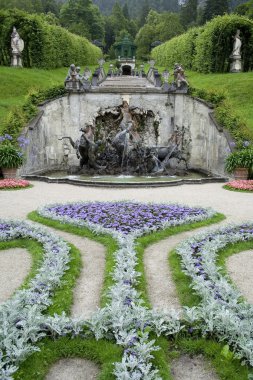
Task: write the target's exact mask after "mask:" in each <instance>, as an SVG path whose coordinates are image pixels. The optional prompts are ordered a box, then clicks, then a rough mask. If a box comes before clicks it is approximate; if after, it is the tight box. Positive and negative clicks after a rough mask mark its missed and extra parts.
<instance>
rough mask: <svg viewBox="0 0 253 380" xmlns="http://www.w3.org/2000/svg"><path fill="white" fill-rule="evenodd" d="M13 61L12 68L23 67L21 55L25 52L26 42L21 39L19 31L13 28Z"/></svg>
mask: <svg viewBox="0 0 253 380" xmlns="http://www.w3.org/2000/svg"><path fill="white" fill-rule="evenodd" d="M11 48H12V59H11V66H14V67H22V59H21V53H22V51H23V50H24V41H23V40H22V38H20V36H19V34H18V32H17V29H16V28H15V26H14V27H13V31H12V33H11Z"/></svg>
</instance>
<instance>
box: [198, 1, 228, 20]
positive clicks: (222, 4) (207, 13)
mask: <svg viewBox="0 0 253 380" xmlns="http://www.w3.org/2000/svg"><path fill="white" fill-rule="evenodd" d="M228 11H229V2H228V0H207V1H206V5H205V8H204V12H203V20H202V21H203V22H206V21H208V20H211V19H212V18H213V17H215V16H218V15H223V14H224V13H228Z"/></svg>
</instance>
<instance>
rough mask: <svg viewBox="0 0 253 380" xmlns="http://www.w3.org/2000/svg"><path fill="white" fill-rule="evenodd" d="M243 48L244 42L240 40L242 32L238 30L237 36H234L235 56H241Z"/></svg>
mask: <svg viewBox="0 0 253 380" xmlns="http://www.w3.org/2000/svg"><path fill="white" fill-rule="evenodd" d="M241 46H242V41H241V38H240V30H239V29H237V31H236V35H235V36H234V46H233V51H232V55H233V56H235V55H239V56H240V55H241Z"/></svg>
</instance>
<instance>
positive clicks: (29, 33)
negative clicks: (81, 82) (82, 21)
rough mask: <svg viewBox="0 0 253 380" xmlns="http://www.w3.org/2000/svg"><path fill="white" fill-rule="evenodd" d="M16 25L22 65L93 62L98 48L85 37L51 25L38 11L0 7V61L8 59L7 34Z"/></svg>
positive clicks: (65, 64)
mask: <svg viewBox="0 0 253 380" xmlns="http://www.w3.org/2000/svg"><path fill="white" fill-rule="evenodd" d="M13 26H15V27H16V28H17V30H18V32H19V34H20V37H21V38H22V39H23V40H24V42H25V47H24V51H23V53H22V59H23V65H24V66H25V67H39V68H57V67H63V66H69V65H70V64H71V63H72V62H76V63H77V65H80V66H81V64H82V65H85V64H92V63H96V62H97V59H98V58H99V57H100V56H101V55H102V52H101V50H100V49H99V48H98V47H96V46H95V45H93V44H92V43H90V42H89V41H88V40H87V39H86V38H84V37H80V36H77V35H75V34H72V33H70V32H68V31H67V30H66V29H64V28H61V27H60V26H57V25H50V24H48V23H47V22H46V21H45V18H43V17H42V16H40V15H34V14H33V15H30V14H28V13H25V12H22V11H19V10H17V9H14V10H7V11H3V10H2V11H0V64H1V65H7V66H8V65H9V64H10V61H11V49H10V35H11V32H12V28H13Z"/></svg>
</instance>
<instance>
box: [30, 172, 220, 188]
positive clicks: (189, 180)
mask: <svg viewBox="0 0 253 380" xmlns="http://www.w3.org/2000/svg"><path fill="white" fill-rule="evenodd" d="M25 178H26V179H28V180H38V181H44V182H48V183H67V184H72V185H78V186H94V187H165V186H176V185H183V184H201V183H213V182H227V181H228V178H225V177H218V176H212V175H206V174H204V173H199V172H196V171H189V172H188V173H187V174H186V175H185V176H166V175H161V176H131V175H122V174H121V175H118V176H112V175H94V176H85V175H69V174H67V172H64V171H54V172H47V173H40V174H30V175H25Z"/></svg>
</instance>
